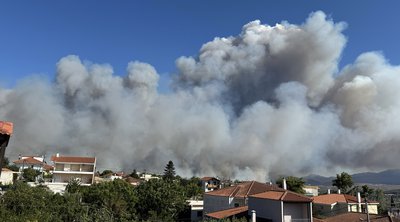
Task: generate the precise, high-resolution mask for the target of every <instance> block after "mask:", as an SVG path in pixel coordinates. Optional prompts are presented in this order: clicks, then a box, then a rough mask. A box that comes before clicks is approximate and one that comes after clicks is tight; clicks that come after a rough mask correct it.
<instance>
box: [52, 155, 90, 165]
mask: <svg viewBox="0 0 400 222" xmlns="http://www.w3.org/2000/svg"><path fill="white" fill-rule="evenodd" d="M51 161H53V162H61V163H95V162H96V157H78V156H52V157H51Z"/></svg>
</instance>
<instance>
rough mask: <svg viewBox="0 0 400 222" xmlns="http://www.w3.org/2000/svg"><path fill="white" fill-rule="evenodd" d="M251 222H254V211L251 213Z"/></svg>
mask: <svg viewBox="0 0 400 222" xmlns="http://www.w3.org/2000/svg"><path fill="white" fill-rule="evenodd" d="M251 222H256V211H255V210H252V211H251Z"/></svg>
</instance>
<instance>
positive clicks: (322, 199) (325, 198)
mask: <svg viewBox="0 0 400 222" xmlns="http://www.w3.org/2000/svg"><path fill="white" fill-rule="evenodd" d="M312 199H313V202H314V203H316V204H334V203H349V204H352V203H358V201H357V197H355V196H351V195H348V194H324V195H319V196H315V197H312ZM361 202H363V203H364V202H365V199H364V198H363V199H362V200H361ZM368 203H377V202H375V201H368Z"/></svg>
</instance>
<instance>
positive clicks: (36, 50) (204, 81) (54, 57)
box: [0, 0, 400, 180]
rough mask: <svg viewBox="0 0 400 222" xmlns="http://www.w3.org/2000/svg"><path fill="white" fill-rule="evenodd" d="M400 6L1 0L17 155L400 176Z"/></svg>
mask: <svg viewBox="0 0 400 222" xmlns="http://www.w3.org/2000/svg"><path fill="white" fill-rule="evenodd" d="M399 4H400V3H398V2H395V1H379V2H378V1H351V3H349V1H340V0H339V1H321V0H319V1H317V0H308V1H300V0H298V1H254V0H253V1H252V0H250V1H222V0H221V1H98V0H96V1H91V0H88V1H45V0H43V1H39V0H38V1H20V0H16V1H2V0H0V119H1V120H7V121H11V122H13V123H14V126H15V127H14V129H15V130H14V134H13V138H12V140H11V142H10V145H9V147H8V149H7V152H8V153H6V155H9V156H10V157H11V159H12V158H13V157H14V158H15V157H17V156H18V154H21V153H22V154H27V155H34V154H35V155H43V154H46V156H50V155H53V154H54V153H58V152H59V153H63V154H65V155H92V156H96V157H98V163H99V167H100V168H102V167H103V168H108V169H113V170H119V169H130V170H132V169H134V168H137V169H148V170H155V171H156V172H158V171H160V169H161V171H162V169H163V167H164V166H165V163H167V162H168V161H169V160H173V161H174V163H175V164H176V167H177V170H179V171H180V172H182V173H183V175H185V176H191V175H196V176H203V175H208V176H210V175H222V176H225V177H232V176H238V177H239V178H242V179H254V178H256V179H261V180H264V179H268V178H269V179H273V178H276V176H278V175H282V174H286V175H304V174H308V173H323V174H326V175H327V174H330V175H334V173H337V172H342V171H349V172H361V171H367V170H369V171H380V170H385V169H394V168H400V163H399V161H398V159H399V156H400V150H399V149H398V147H399V146H400V139H399V137H398V135H399V134H400V117H399V115H398V113H399V112H400V100H399V99H398V89H400V66H399V64H400V57H399V55H398V52H399V51H400V50H399V47H400V46H399V44H398V42H397V41H398V39H400V30H399V29H398V28H397V27H398V24H397V23H398V21H400V14H399V13H398V8H399ZM38 127H40V130H38ZM243 150H245V152H243ZM227 154H232V155H227ZM242 154H245V155H242ZM282 160H287V161H286V162H285V163H286V164H282ZM100 164H101V166H100Z"/></svg>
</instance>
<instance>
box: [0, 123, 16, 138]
mask: <svg viewBox="0 0 400 222" xmlns="http://www.w3.org/2000/svg"><path fill="white" fill-rule="evenodd" d="M13 128H14V125H13V123H12V122H5V121H0V134H6V135H10V136H11V135H12V133H13Z"/></svg>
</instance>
